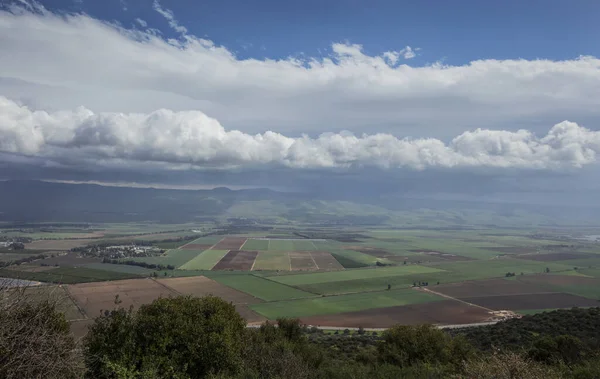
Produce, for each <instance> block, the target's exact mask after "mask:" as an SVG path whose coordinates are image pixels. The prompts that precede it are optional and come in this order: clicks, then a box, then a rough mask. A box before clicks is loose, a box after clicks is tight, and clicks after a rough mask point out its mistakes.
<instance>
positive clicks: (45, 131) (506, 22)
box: [0, 0, 600, 196]
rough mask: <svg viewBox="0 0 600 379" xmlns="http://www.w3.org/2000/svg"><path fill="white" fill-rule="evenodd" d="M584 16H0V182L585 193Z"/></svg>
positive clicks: (597, 111)
mask: <svg viewBox="0 0 600 379" xmlns="http://www.w3.org/2000/svg"><path fill="white" fill-rule="evenodd" d="M9 2H10V3H11V4H18V5H16V6H6V4H7V3H9ZM36 4H38V5H36ZM39 4H41V6H43V7H41V6H39ZM598 15H600V2H599V1H592V0H578V1H558V0H545V1H541V0H539V1H538V0H536V1H534V0H530V1H512V0H510V1H496V2H492V1H483V0H480V1H474V0H467V1H460V2H458V1H453V2H450V1H411V2H398V1H383V0H374V1H369V2H366V1H355V0H346V1H341V0H330V1H316V0H306V1H302V2H295V1H271V0H268V1H252V2H250V1H233V0H219V1H217V0H210V1H209V0H205V1H182V0H179V1H176V0H158V2H156V0H103V1H99V0H93V1H92V0H44V1H41V2H38V3H35V2H34V0H3V1H2V0H0V179H5V178H11V177H12V174H10V173H13V174H14V173H29V174H30V175H31V176H33V177H37V178H39V175H45V177H43V178H44V179H52V178H53V176H56V177H57V178H58V177H59V178H60V179H62V180H67V179H69V177H72V178H76V179H77V180H85V179H89V180H100V179H101V180H104V181H108V180H110V178H114V180H122V178H127V179H128V180H130V181H135V180H139V181H144V180H145V181H148V180H157V181H166V182H168V181H169V180H177V181H186V180H188V181H191V182H194V183H196V184H197V183H198V182H201V181H202V180H208V181H213V182H214V181H217V180H219V179H218V178H221V180H222V181H221V183H223V182H224V181H225V179H226V182H227V183H228V184H230V185H243V184H248V182H249V179H248V178H249V177H252V178H259V179H260V180H259V181H260V182H261V183H262V182H264V183H268V184H269V185H270V186H274V187H280V186H287V185H288V184H290V183H293V182H294V181H295V182H296V183H298V182H299V181H300V182H301V183H300V184H298V186H300V187H302V186H309V187H310V186H311V184H310V183H311V182H312V181H314V180H317V179H319V180H321V181H322V184H323V186H325V187H327V188H337V187H339V186H340V183H344V184H342V185H344V186H345V187H347V188H356V189H361V188H362V189H364V188H366V187H369V188H373V187H374V186H373V183H375V182H378V181H379V183H382V184H381V186H380V187H381V188H388V187H389V186H392V187H394V183H402V182H407V181H415V180H417V179H415V178H421V179H420V180H421V181H422V182H423V183H431V184H427V186H426V187H427V188H431V189H432V190H434V191H435V190H438V189H448V188H454V189H455V191H458V192H461V191H462V192H464V188H465V187H464V186H463V187H460V186H459V187H460V188H458V187H456V186H452V185H450V184H451V182H452V181H453V180H456V181H459V182H462V183H468V185H467V186H466V187H468V188H472V189H473V190H474V191H483V192H486V191H489V189H490V185H489V183H491V182H490V180H493V183H494V185H493V186H492V187H493V188H500V187H502V188H504V189H505V190H507V191H508V192H510V191H513V192H515V191H516V192H518V193H521V192H527V191H529V193H534V194H535V193H537V192H536V191H540V190H542V189H544V188H548V187H551V188H557V189H559V188H560V190H561V191H563V190H565V191H566V189H573V190H578V189H580V188H584V187H585V188H588V189H590V190H593V191H595V190H600V164H599V161H600V59H599V57H600V44H598V43H597V40H598V36H599V35H600V23H598V22H597V16H598ZM157 30H158V32H157ZM409 46H410V47H411V50H409V48H408V47H409ZM40 62H43V64H40ZM365 171H368V172H369V174H370V175H371V177H370V178H369V179H368V180H367V181H366V182H365V181H362V182H361V180H362V179H361V178H363V177H364V175H363V174H364V172H365ZM207 173H210V175H208V174H207ZM248 173H251V175H250V174H248ZM2 174H4V175H6V176H7V177H5V178H3V177H2V176H1V175H2ZM136 178H137V179H136ZM151 178H160V179H151ZM175 178H178V179H175ZM199 178H200V179H199ZM461 178H462V179H461ZM464 178H467V179H468V180H467V179H464ZM565 178H568V179H565ZM534 179H535V180H534ZM436 180H437V182H436ZM349 182H354V183H356V185H355V186H350V185H349V184H348V183H349ZM571 182H576V183H578V188H574V187H572V186H570V185H567V186H566V187H565V184H564V183H571ZM203 183H204V182H203ZM203 183H202V184H203ZM497 183H504V184H502V185H496V184H497ZM527 183H529V184H527ZM540 183H542V184H540ZM255 184H256V183H253V185H255ZM375 187H377V186H375ZM567 187H568V188H567ZM377 188H379V187H377ZM394 188H395V187H394ZM420 191H421V188H419V192H420ZM467 192H468V191H467ZM466 196H469V194H467V195H466Z"/></svg>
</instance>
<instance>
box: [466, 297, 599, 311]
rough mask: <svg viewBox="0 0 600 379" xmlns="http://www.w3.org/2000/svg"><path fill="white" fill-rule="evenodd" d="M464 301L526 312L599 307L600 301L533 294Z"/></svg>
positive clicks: (498, 308)
mask: <svg viewBox="0 0 600 379" xmlns="http://www.w3.org/2000/svg"><path fill="white" fill-rule="evenodd" d="M462 300H464V301H467V302H469V303H473V304H477V305H479V306H482V307H486V308H489V309H494V310H504V309H506V310H514V311H517V310H526V309H546V308H572V307H597V306H599V305H600V302H599V301H598V300H592V299H587V298H585V297H581V296H575V295H571V294H567V293H533V294H527V295H501V296H486V297H468V298H463V299H462Z"/></svg>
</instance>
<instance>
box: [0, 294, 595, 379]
mask: <svg viewBox="0 0 600 379" xmlns="http://www.w3.org/2000/svg"><path fill="white" fill-rule="evenodd" d="M3 295H4V296H3V299H4V303H3V307H2V309H1V310H0V321H1V322H0V377H3V378H36V377H44V378H81V377H87V378H123V379H125V378H128V379H129V378H257V379H258V378H292V379H294V378H332V379H335V378H401V377H410V378H563V377H565V378H567V377H574V378H597V377H599V375H600V346H599V345H598V330H600V328H599V327H598V323H599V320H600V308H591V309H585V310H584V309H573V310H569V311H564V310H563V311H558V312H548V313H542V314H538V315H533V316H526V317H524V318H523V319H520V320H511V321H510V322H504V323H500V324H498V325H496V326H493V327H482V328H479V329H472V330H466V331H454V332H452V333H448V332H446V331H443V330H440V329H437V328H435V327H433V326H429V325H421V326H401V325H399V326H395V327H393V328H391V329H388V330H387V331H385V332H383V333H381V334H375V335H374V334H373V333H366V332H364V331H363V330H359V331H358V332H357V333H355V334H352V335H351V334H350V333H349V332H348V331H339V332H335V333H334V334H330V333H325V332H323V331H320V330H317V329H316V328H312V329H307V328H306V327H305V326H303V325H301V324H300V322H299V321H297V320H294V319H279V320H277V324H271V323H265V324H263V325H262V326H260V327H259V328H247V327H246V323H245V320H244V319H243V318H242V317H241V316H240V315H239V314H238V313H237V312H236V311H235V308H234V306H233V305H231V304H230V303H227V302H225V301H223V300H221V299H220V298H217V297H213V296H207V297H203V298H193V297H175V298H162V299H158V300H155V301H154V302H153V303H151V304H147V305H143V306H142V307H141V308H140V309H139V310H138V311H135V312H134V311H132V310H131V309H123V308H120V307H119V306H118V303H119V300H118V299H116V300H115V304H117V305H116V307H115V309H113V310H112V311H106V312H105V313H104V314H103V315H101V316H100V317H98V318H97V319H96V320H95V322H94V323H93V324H92V325H91V327H90V329H89V332H88V334H87V336H86V337H85V338H84V339H83V340H82V341H81V342H80V345H79V346H78V345H77V343H76V342H75V340H74V339H73V338H72V337H71V335H70V334H69V330H68V324H67V322H66V321H65V318H64V315H63V314H62V313H60V312H59V311H58V310H57V307H56V304H54V303H53V302H52V301H51V300H46V301H39V299H38V301H36V302H35V303H32V302H29V301H27V299H26V297H25V294H24V293H23V292H22V291H18V290H13V289H4V290H3ZM506 330H510V331H511V333H506ZM563 333H564V334H563ZM515 336H527V338H526V339H523V340H520V341H515V340H514V338H515ZM482 341H483V342H482ZM485 341H490V342H489V343H485ZM492 347H493V349H492Z"/></svg>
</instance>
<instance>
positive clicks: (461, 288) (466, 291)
mask: <svg viewBox="0 0 600 379" xmlns="http://www.w3.org/2000/svg"><path fill="white" fill-rule="evenodd" d="M432 289H433V290H434V291H436V292H439V293H442V294H444V295H447V296H451V297H456V298H459V299H463V298H468V297H483V296H496V295H519V294H531V293H544V292H555V291H552V290H551V289H548V288H544V286H543V285H534V284H528V283H523V282H520V281H516V280H505V279H488V280H476V281H470V282H461V283H450V284H442V285H439V286H434V287H432Z"/></svg>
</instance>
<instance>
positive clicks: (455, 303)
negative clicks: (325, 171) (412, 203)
mask: <svg viewBox="0 0 600 379" xmlns="http://www.w3.org/2000/svg"><path fill="white" fill-rule="evenodd" d="M274 229H275V228H274ZM298 235H300V236H305V237H303V238H299V237H298ZM308 237H314V238H308ZM321 237H323V238H321ZM121 238H124V237H118V239H117V240H120V239H121ZM139 238H142V237H139ZM34 242H35V241H34ZM72 243H80V241H77V242H72ZM67 245H68V244H65V246H67ZM33 246H44V245H43V242H38V243H37V244H35V243H34V244H33ZM47 246H48V248H49V252H51V254H52V255H54V256H53V257H51V256H48V257H47V258H46V259H44V260H42V261H40V262H44V266H42V265H41V263H40V262H37V261H33V262H29V263H27V264H22V265H18V266H11V267H9V268H3V269H0V276H2V277H8V278H19V279H28V280H34V281H41V282H53V283H61V284H63V287H61V288H62V291H63V292H64V293H66V294H67V295H68V301H70V302H71V303H70V306H67V307H66V308H65V309H68V310H69V312H68V314H69V318H70V319H71V320H72V323H73V329H74V330H78V331H81V330H83V329H84V325H86V323H89V322H90V320H91V319H92V318H93V317H96V316H97V315H98V314H100V312H101V311H102V310H107V309H112V308H113V307H114V306H115V296H116V295H119V299H118V300H119V306H123V307H129V306H132V307H133V308H134V309H135V308H137V307H139V306H141V305H142V304H146V303H149V302H151V301H152V300H154V299H156V298H159V297H165V296H178V295H191V296H205V295H209V294H212V295H215V296H219V297H222V298H223V299H225V300H227V301H230V302H232V303H233V304H234V305H235V307H236V309H237V310H238V312H239V313H240V314H241V315H242V316H243V317H245V318H246V320H247V321H248V322H249V323H260V322H263V321H265V320H274V319H277V318H279V317H298V318H300V319H301V320H302V321H303V322H305V323H307V324H310V325H315V326H321V327H327V326H330V327H354V328H358V327H364V328H386V327H389V326H391V325H394V324H397V323H401V324H420V323H433V324H441V325H443V324H450V325H453V324H472V323H480V322H489V321H494V320H498V319H499V318H501V317H510V316H511V315H512V316H514V315H518V314H527V313H532V312H540V311H543V310H545V309H556V308H571V307H595V306H600V274H599V273H600V246H598V245H597V244H594V243H586V242H581V241H569V242H565V241H564V238H562V239H560V240H553V239H551V235H545V236H544V238H540V236H539V235H537V234H535V233H533V232H531V235H528V234H527V233H524V232H523V231H520V230H519V231H515V232H514V233H512V234H511V233H510V232H507V231H506V230H502V231H495V230H481V229H477V230H476V229H474V230H412V229H406V230H385V229H364V230H359V231H358V230H351V231H349V229H344V228H339V229H338V228H334V227H332V228H326V229H322V230H312V229H311V230H310V231H308V232H302V233H296V230H295V229H293V228H288V229H282V230H273V231H271V232H268V233H264V234H262V233H259V232H252V233H248V234H242V233H240V234H233V235H220V234H218V233H217V234H214V235H206V236H202V237H199V238H195V239H194V238H187V239H186V240H185V241H182V242H181V243H176V242H169V245H168V246H169V247H170V248H169V249H166V250H164V251H161V253H160V254H158V255H154V256H140V257H134V258H129V259H128V260H130V261H133V262H139V263H142V264H155V265H159V264H160V265H162V267H166V266H169V269H160V270H159V269H150V268H147V267H139V266H133V265H128V264H124V263H126V262H125V260H124V262H118V263H122V264H112V263H106V262H102V261H101V260H99V259H97V258H90V257H82V256H78V254H77V253H75V252H70V253H68V254H63V253H60V254H58V255H57V254H56V253H55V252H56V251H55V250H53V249H54V248H55V247H57V246H60V244H58V243H54V244H52V243H49V244H48V245H47ZM69 246H70V245H69ZM10 254H12V255H16V254H17V253H15V252H11V253H10ZM30 254H31V253H30ZM49 254H50V253H49Z"/></svg>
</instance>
